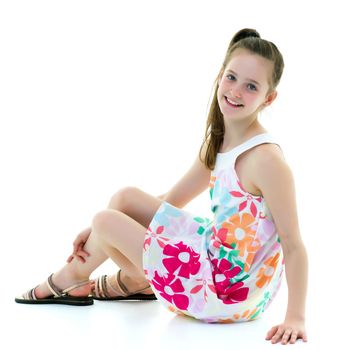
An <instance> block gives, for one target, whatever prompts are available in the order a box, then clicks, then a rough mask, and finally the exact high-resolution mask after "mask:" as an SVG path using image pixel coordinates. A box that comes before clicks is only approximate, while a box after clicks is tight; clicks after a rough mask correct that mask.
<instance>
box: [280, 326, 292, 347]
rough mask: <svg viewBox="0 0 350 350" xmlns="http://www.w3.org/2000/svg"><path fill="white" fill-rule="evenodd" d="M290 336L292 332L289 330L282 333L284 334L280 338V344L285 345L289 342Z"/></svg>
mask: <svg viewBox="0 0 350 350" xmlns="http://www.w3.org/2000/svg"><path fill="white" fill-rule="evenodd" d="M291 334H292V330H291V329H286V330H285V331H284V334H283V336H282V340H281V343H282V344H287V343H288V341H289V338H290V335H291Z"/></svg>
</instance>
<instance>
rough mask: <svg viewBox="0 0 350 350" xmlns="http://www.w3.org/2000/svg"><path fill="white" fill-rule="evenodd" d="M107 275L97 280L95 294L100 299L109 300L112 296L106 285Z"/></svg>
mask: <svg viewBox="0 0 350 350" xmlns="http://www.w3.org/2000/svg"><path fill="white" fill-rule="evenodd" d="M106 279H107V275H102V276H99V277H98V278H97V280H95V290H94V293H95V295H96V296H97V297H98V298H109V297H110V295H109V293H108V290H107V285H106Z"/></svg>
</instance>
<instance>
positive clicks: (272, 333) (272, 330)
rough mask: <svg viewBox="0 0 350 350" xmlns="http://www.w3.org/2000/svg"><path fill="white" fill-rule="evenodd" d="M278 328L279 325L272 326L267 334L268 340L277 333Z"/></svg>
mask: <svg viewBox="0 0 350 350" xmlns="http://www.w3.org/2000/svg"><path fill="white" fill-rule="evenodd" d="M277 329H278V326H274V327H272V328H271V329H270V330H269V331H268V332H267V335H266V338H265V339H266V340H270V339H271V338H272V336H273V335H274V334H275V333H276V331H277Z"/></svg>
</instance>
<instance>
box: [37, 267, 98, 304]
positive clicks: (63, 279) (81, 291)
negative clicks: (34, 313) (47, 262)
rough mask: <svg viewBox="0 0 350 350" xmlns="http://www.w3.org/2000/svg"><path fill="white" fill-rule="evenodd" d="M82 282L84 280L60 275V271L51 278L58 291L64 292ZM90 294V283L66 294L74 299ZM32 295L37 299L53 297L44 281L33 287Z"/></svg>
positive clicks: (64, 274)
mask: <svg viewBox="0 0 350 350" xmlns="http://www.w3.org/2000/svg"><path fill="white" fill-rule="evenodd" d="M84 280H86V279H81V278H80V279H79V278H76V277H73V276H70V275H68V274H66V273H62V272H61V271H59V272H58V273H55V274H54V275H53V276H52V283H53V284H54V285H55V286H56V287H57V288H59V289H60V290H64V289H66V288H68V287H70V286H73V285H75V284H78V283H81V282H83V281H84ZM90 292H91V286H90V283H86V284H84V285H82V286H80V287H77V288H74V289H73V290H71V291H69V293H68V294H69V295H71V296H75V297H85V296H88V295H89V294H90ZM34 294H35V297H36V298H37V299H43V298H47V297H50V296H52V295H53V293H52V292H51V290H50V289H49V286H48V284H47V282H46V281H45V282H43V283H41V284H40V285H38V286H37V287H35V289H34Z"/></svg>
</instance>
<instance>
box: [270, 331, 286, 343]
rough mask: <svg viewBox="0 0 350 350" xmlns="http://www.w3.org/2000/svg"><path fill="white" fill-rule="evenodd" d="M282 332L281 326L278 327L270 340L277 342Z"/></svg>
mask: <svg viewBox="0 0 350 350" xmlns="http://www.w3.org/2000/svg"><path fill="white" fill-rule="evenodd" d="M283 333H284V330H283V328H278V330H277V332H276V334H275V335H274V336H273V337H272V339H271V342H272V343H277V342H278V341H279V340H280V339H281V337H282V335H283Z"/></svg>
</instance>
